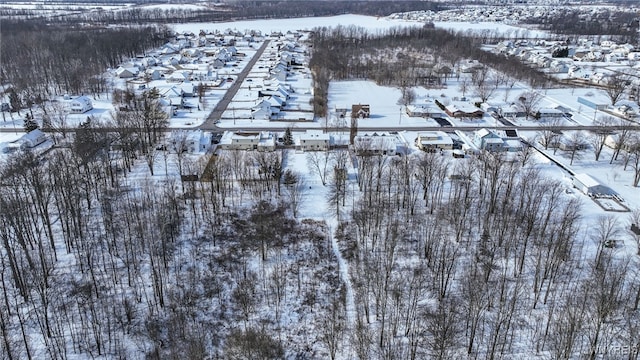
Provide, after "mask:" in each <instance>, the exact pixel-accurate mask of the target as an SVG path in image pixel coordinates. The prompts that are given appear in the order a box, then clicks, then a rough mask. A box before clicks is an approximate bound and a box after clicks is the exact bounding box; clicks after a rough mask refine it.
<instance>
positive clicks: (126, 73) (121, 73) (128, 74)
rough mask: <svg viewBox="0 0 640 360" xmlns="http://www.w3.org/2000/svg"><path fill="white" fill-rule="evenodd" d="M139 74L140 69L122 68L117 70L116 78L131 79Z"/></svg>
mask: <svg viewBox="0 0 640 360" xmlns="http://www.w3.org/2000/svg"><path fill="white" fill-rule="evenodd" d="M137 74H138V69H136V68H133V67H131V68H124V67H122V66H120V67H118V68H117V69H116V76H117V77H119V78H120V79H130V78H132V77H135V76H136V75H137Z"/></svg>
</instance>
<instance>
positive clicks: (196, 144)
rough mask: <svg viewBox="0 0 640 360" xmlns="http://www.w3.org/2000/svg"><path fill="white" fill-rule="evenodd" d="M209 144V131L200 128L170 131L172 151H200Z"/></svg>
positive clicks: (207, 147)
mask: <svg viewBox="0 0 640 360" xmlns="http://www.w3.org/2000/svg"><path fill="white" fill-rule="evenodd" d="M210 146H211V133H207V132H204V131H202V130H179V131H174V132H172V133H171V141H170V147H171V149H172V151H174V152H176V153H178V152H188V153H192V154H193V153H201V152H206V151H207V150H208V149H209V147H210Z"/></svg>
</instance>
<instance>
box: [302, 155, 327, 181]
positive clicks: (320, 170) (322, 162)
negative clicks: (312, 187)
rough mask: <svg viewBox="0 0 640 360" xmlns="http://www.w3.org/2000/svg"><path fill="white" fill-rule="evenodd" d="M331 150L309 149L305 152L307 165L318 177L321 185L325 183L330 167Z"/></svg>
mask: <svg viewBox="0 0 640 360" xmlns="http://www.w3.org/2000/svg"><path fill="white" fill-rule="evenodd" d="M331 159H332V156H331V152H329V151H310V152H308V153H307V165H308V166H309V170H310V172H311V173H312V174H316V175H318V176H319V177H320V181H321V182H322V186H326V185H327V178H328V176H329V171H330V169H331V166H330V164H331Z"/></svg>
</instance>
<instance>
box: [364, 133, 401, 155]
mask: <svg viewBox="0 0 640 360" xmlns="http://www.w3.org/2000/svg"><path fill="white" fill-rule="evenodd" d="M398 143H399V140H398V138H397V136H396V135H392V134H387V133H381V134H378V133H373V134H364V135H358V136H356V137H355V138H354V139H353V148H354V149H355V151H356V153H357V154H358V155H361V156H362V155H387V156H393V155H396V154H397V149H398Z"/></svg>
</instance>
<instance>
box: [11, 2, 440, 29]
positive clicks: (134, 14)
mask: <svg viewBox="0 0 640 360" xmlns="http://www.w3.org/2000/svg"><path fill="white" fill-rule="evenodd" d="M439 9H440V5H439V4H438V3H433V2H428V1H240V2H231V3H226V4H221V5H216V6H211V7H210V8H208V9H204V8H203V9H199V10H194V9H188V10H185V9H179V8H170V9H159V8H150V9H147V8H144V7H134V8H129V9H122V10H118V11H108V10H101V11H91V12H87V11H85V12H82V13H77V12H74V13H71V14H66V15H56V16H55V17H49V16H47V15H42V14H41V12H39V11H37V10H33V11H31V10H30V12H25V11H24V10H20V11H14V10H3V11H4V15H5V16H18V15H19V16H22V17H28V18H32V19H37V18H43V19H44V18H46V19H47V21H52V22H55V23H60V24H62V23H65V24H69V23H79V22H88V21H90V22H98V23H101V24H131V23H135V24H140V23H149V22H154V23H156V22H159V23H181V22H211V21H231V20H242V19H277V18H294V17H316V16H331V15H341V14H360V15H371V16H386V15H389V14H392V13H396V12H407V11H419V10H433V11H437V10H439ZM0 14H1V13H0Z"/></svg>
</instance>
